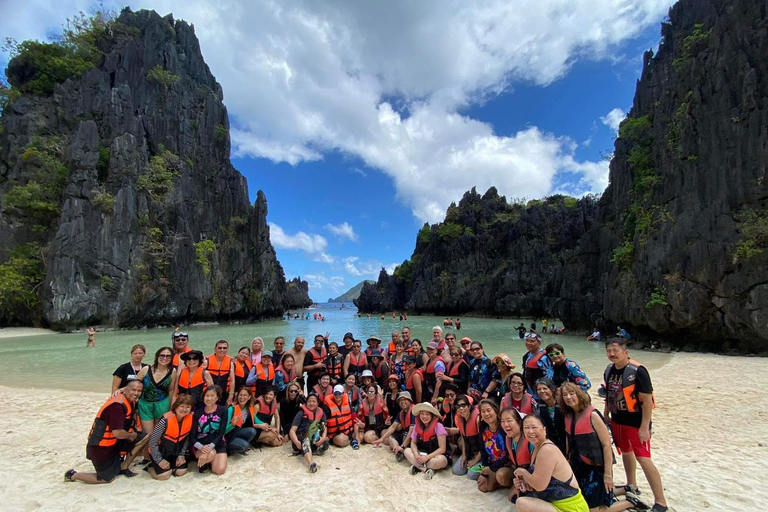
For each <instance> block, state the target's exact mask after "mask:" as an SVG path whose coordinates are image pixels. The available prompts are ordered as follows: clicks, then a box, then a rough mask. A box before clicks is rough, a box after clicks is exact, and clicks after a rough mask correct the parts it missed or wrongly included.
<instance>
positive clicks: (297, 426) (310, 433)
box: [288, 393, 329, 473]
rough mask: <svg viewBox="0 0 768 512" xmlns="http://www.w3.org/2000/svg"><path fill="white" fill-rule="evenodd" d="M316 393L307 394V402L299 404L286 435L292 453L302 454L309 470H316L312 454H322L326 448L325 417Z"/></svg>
mask: <svg viewBox="0 0 768 512" xmlns="http://www.w3.org/2000/svg"><path fill="white" fill-rule="evenodd" d="M319 404H320V402H319V401H318V398H317V395H316V394H314V393H310V394H309V396H307V404H306V405H302V406H301V410H300V411H299V412H298V414H296V417H295V418H294V419H293V423H292V424H291V430H290V431H289V432H288V436H289V438H290V439H291V443H292V444H293V450H294V455H298V454H299V453H301V454H303V455H304V460H306V461H307V464H308V465H309V472H310V473H316V472H317V463H316V462H314V461H313V460H312V455H313V454H314V453H317V454H318V455H322V454H323V453H325V452H326V451H327V450H328V446H329V444H328V437H327V435H326V433H327V428H326V417H325V413H324V412H323V408H322V407H320V406H319Z"/></svg>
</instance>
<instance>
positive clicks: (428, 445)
mask: <svg viewBox="0 0 768 512" xmlns="http://www.w3.org/2000/svg"><path fill="white" fill-rule="evenodd" d="M438 423H439V421H438V419H437V418H435V417H433V418H432V421H430V422H429V425H427V426H426V427H424V426H423V425H422V423H421V420H416V425H414V427H415V428H416V447H417V448H418V450H419V451H420V452H425V453H432V452H434V451H435V450H437V449H438V448H439V446H440V445H439V444H438V442H437V434H436V433H435V429H436V427H437V424H438Z"/></svg>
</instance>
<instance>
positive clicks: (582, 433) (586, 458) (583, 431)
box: [565, 405, 604, 466]
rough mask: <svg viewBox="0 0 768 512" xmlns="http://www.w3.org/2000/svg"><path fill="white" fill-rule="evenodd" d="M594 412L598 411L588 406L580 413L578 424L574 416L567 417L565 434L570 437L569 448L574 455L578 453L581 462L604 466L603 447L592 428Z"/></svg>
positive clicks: (568, 415)
mask: <svg viewBox="0 0 768 512" xmlns="http://www.w3.org/2000/svg"><path fill="white" fill-rule="evenodd" d="M592 411H597V409H595V408H594V407H593V406H591V405H588V406H587V408H586V409H584V410H583V411H581V413H579V417H578V418H577V419H576V423H575V424H574V422H573V414H567V415H565V432H566V434H567V435H568V441H569V448H570V450H571V453H572V454H575V453H578V454H579V456H580V457H581V460H582V461H583V462H584V463H585V464H588V465H590V466H602V465H603V462H604V457H603V445H602V444H601V443H600V438H599V437H597V432H595V427H593V426H592ZM598 414H599V413H598Z"/></svg>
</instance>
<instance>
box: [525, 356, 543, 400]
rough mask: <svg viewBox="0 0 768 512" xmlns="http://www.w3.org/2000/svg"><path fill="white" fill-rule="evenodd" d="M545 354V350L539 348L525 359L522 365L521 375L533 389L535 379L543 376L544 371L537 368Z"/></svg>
mask: <svg viewBox="0 0 768 512" xmlns="http://www.w3.org/2000/svg"><path fill="white" fill-rule="evenodd" d="M529 353H530V352H529ZM546 355H547V351H546V350H544V349H541V350H539V351H538V352H536V353H535V354H533V355H532V356H531V357H529V358H528V360H527V361H525V364H524V365H523V377H524V380H525V383H526V385H527V386H528V388H529V389H534V390H535V389H536V381H537V380H538V379H540V378H542V377H543V376H544V371H543V370H542V369H541V368H539V361H541V358H542V357H544V356H546Z"/></svg>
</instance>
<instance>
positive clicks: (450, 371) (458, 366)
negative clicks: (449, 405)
mask: <svg viewBox="0 0 768 512" xmlns="http://www.w3.org/2000/svg"><path fill="white" fill-rule="evenodd" d="M449 354H450V356H451V360H450V361H448V362H447V363H446V364H445V372H443V373H440V374H438V375H437V380H438V381H440V382H444V383H448V384H453V385H455V386H456V387H457V388H459V392H460V393H466V392H467V387H468V386H469V365H468V364H467V362H466V361H465V360H464V358H463V357H462V355H463V354H462V351H461V349H460V348H459V347H455V346H454V347H451V348H450V351H449Z"/></svg>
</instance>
